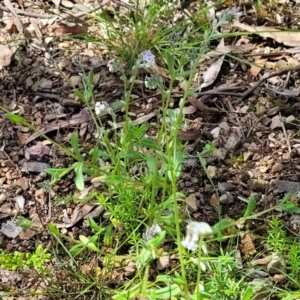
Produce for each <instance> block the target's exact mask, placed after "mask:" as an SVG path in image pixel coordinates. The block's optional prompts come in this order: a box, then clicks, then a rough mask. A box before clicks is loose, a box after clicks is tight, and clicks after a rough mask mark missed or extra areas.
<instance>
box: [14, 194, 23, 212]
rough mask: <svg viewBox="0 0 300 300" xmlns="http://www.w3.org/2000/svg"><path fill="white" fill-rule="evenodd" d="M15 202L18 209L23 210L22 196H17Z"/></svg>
mask: <svg viewBox="0 0 300 300" xmlns="http://www.w3.org/2000/svg"><path fill="white" fill-rule="evenodd" d="M15 200H16V202H17V204H18V206H19V208H20V209H21V210H23V209H24V206H25V198H24V197H23V196H17V197H16V199H15Z"/></svg>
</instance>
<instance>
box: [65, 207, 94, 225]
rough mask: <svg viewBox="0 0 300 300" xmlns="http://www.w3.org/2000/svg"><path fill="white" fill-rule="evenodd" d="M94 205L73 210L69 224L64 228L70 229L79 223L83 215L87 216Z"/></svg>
mask: <svg viewBox="0 0 300 300" xmlns="http://www.w3.org/2000/svg"><path fill="white" fill-rule="evenodd" d="M95 206H96V205H95V204H85V205H84V206H82V207H77V208H75V210H74V212H73V214H72V216H71V222H70V223H69V224H65V226H64V227H65V228H70V227H72V226H74V225H75V224H76V223H77V222H78V221H80V220H81V219H82V218H83V217H84V216H85V215H87V214H88V213H89V212H90V211H91V210H92V209H93V208H94V207H95Z"/></svg>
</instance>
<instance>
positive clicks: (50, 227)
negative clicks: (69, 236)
mask: <svg viewBox="0 0 300 300" xmlns="http://www.w3.org/2000/svg"><path fill="white" fill-rule="evenodd" d="M48 230H49V231H50V232H51V233H52V234H53V235H55V236H59V230H58V229H57V227H56V226H55V225H54V224H50V225H49V226H48Z"/></svg>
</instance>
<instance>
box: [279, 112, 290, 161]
mask: <svg viewBox="0 0 300 300" xmlns="http://www.w3.org/2000/svg"><path fill="white" fill-rule="evenodd" d="M279 118H280V120H281V113H279ZM281 127H282V131H283V134H284V137H285V140H286V143H287V146H288V150H289V156H291V152H292V148H291V143H290V140H289V137H288V135H287V133H286V130H285V126H284V124H283V122H282V121H281Z"/></svg>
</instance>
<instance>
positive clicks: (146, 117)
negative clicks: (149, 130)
mask: <svg viewBox="0 0 300 300" xmlns="http://www.w3.org/2000/svg"><path fill="white" fill-rule="evenodd" d="M154 116H155V113H154V112H151V113H149V114H147V115H144V116H141V117H139V118H137V119H136V120H134V121H132V122H131V124H132V125H140V124H142V123H145V122H146V121H148V120H150V119H151V118H153V117H154ZM124 124H125V122H120V123H118V124H117V125H116V128H121V127H123V126H124Z"/></svg>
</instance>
